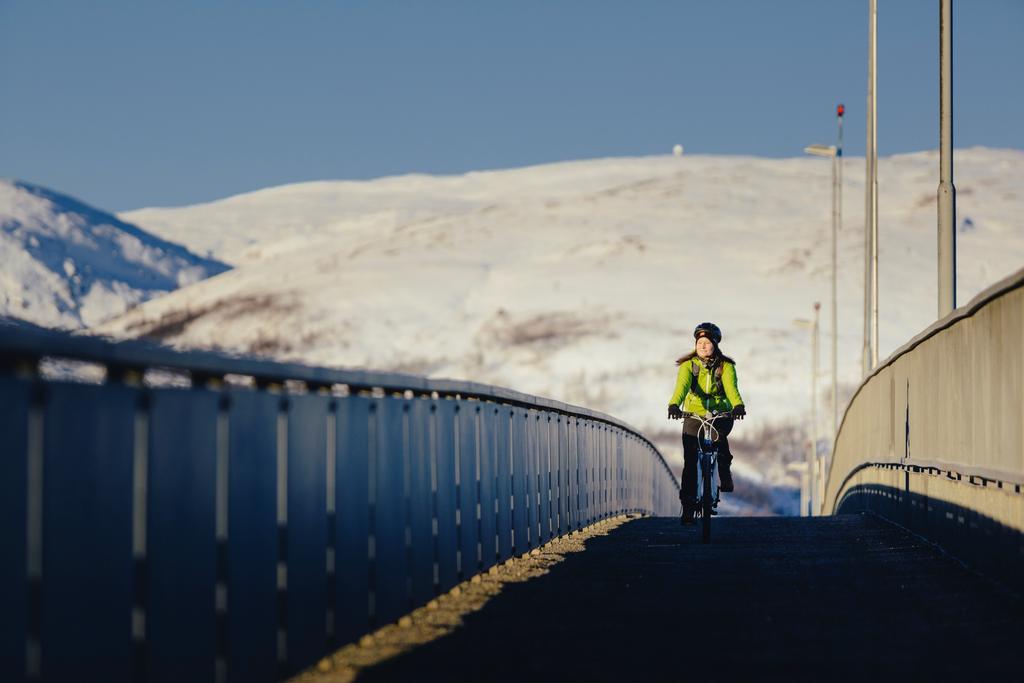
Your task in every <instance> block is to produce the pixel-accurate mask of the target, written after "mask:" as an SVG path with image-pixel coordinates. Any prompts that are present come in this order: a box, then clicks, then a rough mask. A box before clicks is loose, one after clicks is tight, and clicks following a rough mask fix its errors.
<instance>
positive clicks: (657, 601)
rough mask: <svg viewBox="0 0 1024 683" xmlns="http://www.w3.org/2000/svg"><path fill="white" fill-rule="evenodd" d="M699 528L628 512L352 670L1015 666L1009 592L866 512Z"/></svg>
mask: <svg viewBox="0 0 1024 683" xmlns="http://www.w3.org/2000/svg"><path fill="white" fill-rule="evenodd" d="M713 533H714V538H713V540H712V543H711V544H710V545H702V544H701V543H700V538H699V530H698V527H687V528H682V527H680V526H679V525H678V522H677V520H674V519H664V518H646V519H639V520H635V521H632V522H630V523H628V524H625V525H623V526H621V527H619V528H618V529H615V530H613V531H612V532H611V533H610V534H609V535H607V536H599V537H596V538H594V539H591V540H589V541H587V550H586V552H583V553H574V554H570V555H569V556H567V557H566V559H565V561H563V562H561V563H560V564H557V565H555V566H554V567H553V568H552V570H551V572H550V573H549V574H547V575H545V576H542V577H540V578H536V579H533V580H530V581H528V582H525V583H519V584H511V585H508V586H506V587H505V589H504V590H503V591H502V592H501V593H500V594H499V595H497V596H495V597H494V598H492V599H491V601H490V602H489V603H488V604H487V605H486V606H485V607H484V608H483V609H482V610H481V611H479V612H476V613H473V614H470V615H468V616H467V617H466V619H465V625H464V627H463V628H460V629H458V630H457V631H455V632H454V633H452V634H450V635H448V636H446V637H444V638H441V639H439V640H437V641H434V642H432V643H430V644H428V645H425V646H423V647H421V648H418V649H417V650H414V651H413V652H410V653H407V654H405V655H402V656H399V657H397V658H395V659H392V660H390V661H387V662H384V663H382V664H380V665H378V666H377V667H375V668H372V669H369V670H366V671H364V672H363V674H362V675H361V676H360V677H359V680H361V681H364V680H365V681H385V680H445V681H458V680H466V681H468V680H474V681H490V680H508V681H512V680H515V681H527V680H531V679H532V680H553V679H562V680H585V681H595V680H598V681H611V680H616V681H620V680H670V679H671V680H683V679H687V678H692V677H693V676H698V675H700V676H721V677H722V678H723V679H724V680H732V679H737V678H738V679H749V678H754V677H757V678H760V679H765V678H767V679H782V678H786V679H794V678H796V679H809V678H820V677H823V676H824V677H828V678H832V679H843V680H845V679H850V678H860V677H864V676H870V677H871V678H872V679H877V678H883V679H887V680H888V679H894V678H903V679H909V680H918V679H922V678H926V677H927V678H936V677H938V678H942V679H948V678H950V677H952V676H954V675H964V676H969V677H970V679H977V677H979V676H982V675H989V674H997V673H1000V674H1003V675H1004V676H1006V675H1010V674H1012V675H1019V674H1020V671H1021V666H1022V664H1024V656H1022V654H1021V644H1022V643H1024V618H1022V615H1024V610H1022V605H1021V602H1020V601H1019V600H1017V599H1014V598H1012V597H1008V596H1007V595H1005V594H1004V593H1002V592H1000V591H999V590H997V589H996V588H994V587H993V586H992V585H991V584H990V583H988V582H986V581H985V580H983V579H981V578H979V577H977V576H975V575H974V574H971V573H970V572H968V571H966V570H965V569H964V568H963V567H961V566H960V565H959V564H957V563H956V562H954V561H953V560H951V559H949V558H948V557H946V556H944V555H942V554H940V553H938V552H937V551H936V550H935V549H934V548H933V547H932V546H930V545H927V544H925V543H923V542H921V541H920V540H918V539H917V538H915V537H912V536H910V535H908V534H906V533H904V532H902V531H901V530H899V529H898V528H896V527H893V526H891V525H889V524H887V523H885V522H883V521H881V520H878V519H877V518H874V517H871V516H866V515H843V516H838V517H825V518H813V519H809V518H797V517H791V518H721V519H716V520H715V522H714V532H713ZM1014 672H1015V673H1014Z"/></svg>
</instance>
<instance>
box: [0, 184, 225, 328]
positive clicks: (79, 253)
mask: <svg viewBox="0 0 1024 683" xmlns="http://www.w3.org/2000/svg"><path fill="white" fill-rule="evenodd" d="M227 269H228V266H227V265H225V264H223V263H220V262H219V261H216V260H213V259H207V258H201V257H199V256H196V255H195V254H193V253H191V252H190V251H189V250H188V249H186V248H184V247H182V246H180V245H178V244H173V243H171V242H169V241H167V240H164V239H160V238H158V237H156V236H154V235H151V234H148V233H146V232H144V231H143V230H141V229H139V228H138V227H136V226H135V225H132V224H130V223H127V222H125V221H123V220H121V219H119V218H117V217H115V216H113V215H111V214H108V213H104V212H103V211H100V210H98V209H95V208H93V207H91V206H88V205H86V204H83V203H82V202H80V201H78V200H76V199H73V198H71V197H68V196H65V195H61V194H58V193H56V192H53V191H51V190H48V189H46V188H43V187H40V186H38V185H33V184H30V183H26V182H22V181H17V180H0V315H7V316H12V317H15V318H20V319H23V320H28V321H31V322H33V323H36V324H39V325H43V326H47V327H63V328H80V327H85V326H89V325H95V324H97V323H100V322H102V321H104V320H106V319H108V318H110V317H112V316H115V315H119V314H121V313H124V312H125V311H126V310H127V309H128V308H130V307H131V306H133V305H135V304H138V303H140V302H143V301H146V300H148V299H151V298H153V297H154V296H158V295H161V294H164V293H166V292H168V291H171V290H173V289H177V288H178V287H182V286H185V285H189V284H192V283H194V282H198V281H199V280H202V279H204V278H207V277H210V276H211V275H215V274H217V273H221V272H224V271H225V270H227Z"/></svg>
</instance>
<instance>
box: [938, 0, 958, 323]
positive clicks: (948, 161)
mask: <svg viewBox="0 0 1024 683" xmlns="http://www.w3.org/2000/svg"><path fill="white" fill-rule="evenodd" d="M938 200H939V201H938V204H939V233H938V239H939V252H938V253H939V317H940V318H942V317H944V316H946V315H948V314H949V313H952V312H953V309H954V308H956V231H955V229H954V226H955V225H956V187H955V186H954V185H953V0H939V192H938Z"/></svg>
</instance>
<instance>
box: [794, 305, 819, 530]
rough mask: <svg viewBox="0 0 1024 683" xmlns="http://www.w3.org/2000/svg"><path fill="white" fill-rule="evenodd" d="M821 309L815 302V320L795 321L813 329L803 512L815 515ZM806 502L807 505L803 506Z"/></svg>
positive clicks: (799, 325) (801, 319)
mask: <svg viewBox="0 0 1024 683" xmlns="http://www.w3.org/2000/svg"><path fill="white" fill-rule="evenodd" d="M820 311H821V303H819V302H817V301H815V302H814V320H813V322H812V321H810V320H804V319H803V318H800V319H797V320H794V321H793V324H794V325H796V326H797V327H802V328H804V329H808V328H809V329H810V330H811V425H810V429H809V430H808V435H809V436H808V439H807V442H808V443H807V466H806V468H805V472H806V477H807V498H806V501H805V500H803V499H801V508H802V509H801V513H806V514H808V515H814V514H815V510H816V509H817V508H816V501H818V500H819V498H820V495H819V494H818V493H817V492H816V489H817V488H818V481H819V480H820V479H821V475H820V474H819V473H818V472H817V471H816V467H815V466H816V465H817V463H818V318H819V313H820ZM805 503H806V505H807V507H803V505H804V504H805Z"/></svg>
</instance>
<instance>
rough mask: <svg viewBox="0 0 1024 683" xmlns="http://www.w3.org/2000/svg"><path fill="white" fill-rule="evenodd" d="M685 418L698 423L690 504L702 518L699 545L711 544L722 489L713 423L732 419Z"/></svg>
mask: <svg viewBox="0 0 1024 683" xmlns="http://www.w3.org/2000/svg"><path fill="white" fill-rule="evenodd" d="M688 417H690V418H693V419H695V420H699V421H700V427H699V428H698V429H697V497H696V498H695V499H694V500H693V501H691V503H692V504H693V505H694V509H695V510H696V513H697V515H698V516H699V517H700V518H701V542H702V543H710V542H711V517H712V516H713V515H716V514H718V513H717V512H716V508H717V507H718V502H719V500H720V495H719V490H720V488H721V479H720V478H719V476H718V444H717V441H718V430H717V429H715V420H717V419H719V418H723V417H732V413H716V412H714V411H712V412H710V413H708V414H707V415H696V414H694V413H683V419H686V418H688Z"/></svg>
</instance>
